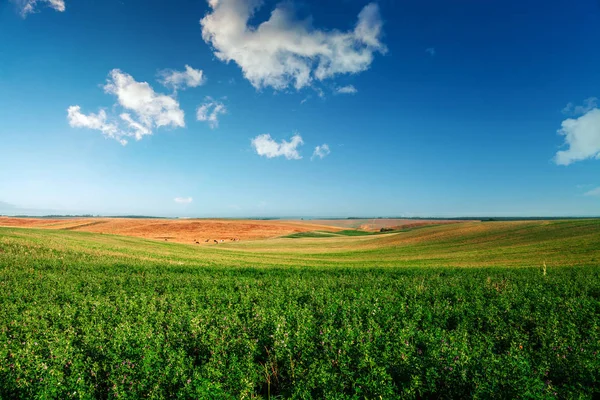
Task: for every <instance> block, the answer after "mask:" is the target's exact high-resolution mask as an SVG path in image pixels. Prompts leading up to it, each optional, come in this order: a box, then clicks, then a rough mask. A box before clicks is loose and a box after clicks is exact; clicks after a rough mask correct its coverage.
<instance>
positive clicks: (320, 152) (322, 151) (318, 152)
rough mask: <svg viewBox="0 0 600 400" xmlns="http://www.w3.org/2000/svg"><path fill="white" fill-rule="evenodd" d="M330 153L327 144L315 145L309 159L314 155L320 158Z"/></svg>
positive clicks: (313, 157)
mask: <svg viewBox="0 0 600 400" xmlns="http://www.w3.org/2000/svg"><path fill="white" fill-rule="evenodd" d="M330 153H331V150H329V145H328V144H322V145H320V146H317V147H315V151H314V152H313V155H312V157H311V158H310V159H311V160H314V159H315V158H316V157H319V158H320V159H321V160H322V159H323V158H325V157H327V156H328V155H329V154H330Z"/></svg>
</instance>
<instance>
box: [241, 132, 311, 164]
mask: <svg viewBox="0 0 600 400" xmlns="http://www.w3.org/2000/svg"><path fill="white" fill-rule="evenodd" d="M302 144H304V142H303V141H302V137H301V136H300V135H298V134H296V135H294V136H292V139H291V140H290V141H289V142H287V141H285V140H282V141H281V143H277V142H276V141H275V140H273V139H272V138H271V135H269V134H268V133H265V134H263V135H258V136H257V137H255V138H254V139H252V146H253V147H254V150H256V153H257V154H258V155H259V156H265V157H267V158H273V157H280V156H284V157H285V158H287V159H288V160H299V159H301V158H302V157H301V156H300V154H299V153H298V146H301V145H302Z"/></svg>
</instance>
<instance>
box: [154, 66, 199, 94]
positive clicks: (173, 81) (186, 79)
mask: <svg viewBox="0 0 600 400" xmlns="http://www.w3.org/2000/svg"><path fill="white" fill-rule="evenodd" d="M158 76H159V79H158V81H159V82H160V83H161V84H162V85H163V86H164V87H166V88H170V89H173V90H174V91H177V90H179V89H185V88H188V87H192V88H194V87H198V86H200V85H203V84H204V83H205V82H206V78H205V77H204V72H202V70H199V69H194V68H192V67H190V66H189V65H186V66H185V71H175V70H172V69H164V70H162V71H159V73H158Z"/></svg>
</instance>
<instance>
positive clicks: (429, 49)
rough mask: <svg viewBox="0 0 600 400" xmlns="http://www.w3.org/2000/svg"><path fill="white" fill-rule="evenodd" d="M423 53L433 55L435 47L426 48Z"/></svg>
mask: <svg viewBox="0 0 600 400" xmlns="http://www.w3.org/2000/svg"><path fill="white" fill-rule="evenodd" d="M425 53H427V54H429V55H430V56H431V57H433V56H435V47H428V48H426V49H425Z"/></svg>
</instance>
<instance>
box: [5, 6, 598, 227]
mask: <svg viewBox="0 0 600 400" xmlns="http://www.w3.org/2000/svg"><path fill="white" fill-rule="evenodd" d="M598 37H600V2H598V1H596V0H582V1H577V2H573V1H553V2H545V1H528V2H521V1H512V0H511V1H504V2H499V1H475V0H461V1H456V2H448V1H446V0H436V1H433V0H431V1H418V2H417V1H392V0H382V1H380V2H377V3H369V1H368V0H367V1H362V0H344V1H340V0H336V1H333V0H323V1H306V0H305V1H299V0H292V1H286V2H283V3H282V2H276V1H270V0H265V1H263V2H260V1H257V0H210V1H208V2H207V1H204V0H194V1H191V0H177V1H164V0H105V1H101V2H100V1H91V0H79V1H74V0H37V1H36V0H10V1H8V2H6V1H5V2H2V3H0V39H2V40H0V121H1V123H0V213H4V214H18V213H23V212H28V213H36V212H38V213H42V214H43V213H50V212H52V213H94V214H109V215H114V214H143V215H149V214H151V215H162V216H199V217H213V216H223V217H236V216H247V217H253V216H339V217H344V216H472V215H501V216H502V215H504V216H505V215H511V216H512V215H514V216H522V215H535V216H538V215H542V216H556V215H600V178H599V176H600V174H599V173H600V159H598V157H597V156H598V154H599V153H600V109H598V102H599V101H598V100H596V99H595V97H600V74H599V73H598V71H600V52H598V50H597V48H598ZM186 66H187V68H186ZM125 142H126V144H125Z"/></svg>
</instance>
